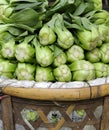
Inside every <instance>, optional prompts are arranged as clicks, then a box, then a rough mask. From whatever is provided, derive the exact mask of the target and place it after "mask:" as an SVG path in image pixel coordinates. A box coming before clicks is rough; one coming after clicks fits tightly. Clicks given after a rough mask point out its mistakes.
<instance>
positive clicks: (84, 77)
mask: <svg viewBox="0 0 109 130" xmlns="http://www.w3.org/2000/svg"><path fill="white" fill-rule="evenodd" d="M69 67H70V70H71V71H72V77H73V80H75V81H88V80H92V79H94V78H95V70H94V66H93V64H92V63H90V62H89V61H86V60H78V61H74V62H73V63H72V64H70V65H69Z"/></svg>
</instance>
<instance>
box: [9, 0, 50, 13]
mask: <svg viewBox="0 0 109 130" xmlns="http://www.w3.org/2000/svg"><path fill="white" fill-rule="evenodd" d="M11 6H12V7H14V10H15V11H19V10H22V9H25V8H32V9H34V10H36V11H37V12H40V13H41V12H45V11H46V9H47V7H48V0H33V1H29V0H25V1H15V2H14V3H11Z"/></svg>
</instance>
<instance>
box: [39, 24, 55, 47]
mask: <svg viewBox="0 0 109 130" xmlns="http://www.w3.org/2000/svg"><path fill="white" fill-rule="evenodd" d="M39 41H40V43H41V44H42V45H49V44H52V43H54V42H55V41H56V35H55V33H54V31H53V30H52V29H51V28H50V27H49V26H48V25H47V24H45V25H44V26H43V27H42V28H41V29H40V31H39Z"/></svg>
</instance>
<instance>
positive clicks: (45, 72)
mask: <svg viewBox="0 0 109 130" xmlns="http://www.w3.org/2000/svg"><path fill="white" fill-rule="evenodd" d="M35 80H36V81H37V82H44V81H46V82H48V81H54V75H53V72H52V68H51V67H40V66H37V67H36V75H35Z"/></svg>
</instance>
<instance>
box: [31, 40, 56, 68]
mask: <svg viewBox="0 0 109 130" xmlns="http://www.w3.org/2000/svg"><path fill="white" fill-rule="evenodd" d="M33 44H34V46H35V50H36V61H37V63H38V64H39V65H41V66H42V67H47V66H49V65H51V64H52V63H53V60H54V54H53V51H52V50H51V49H50V48H49V46H42V45H41V44H40V43H39V41H38V40H37V38H34V41H33Z"/></svg>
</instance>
